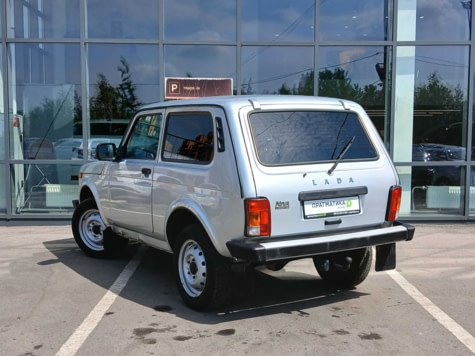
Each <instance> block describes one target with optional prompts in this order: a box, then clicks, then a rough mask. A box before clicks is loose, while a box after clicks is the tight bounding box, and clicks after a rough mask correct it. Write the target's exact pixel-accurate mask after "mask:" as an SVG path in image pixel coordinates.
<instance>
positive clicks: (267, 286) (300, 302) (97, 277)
mask: <svg viewBox="0 0 475 356" xmlns="http://www.w3.org/2000/svg"><path fill="white" fill-rule="evenodd" d="M44 246H45V247H46V248H47V249H48V250H49V251H50V252H51V253H53V254H54V255H55V256H56V258H57V260H55V259H51V260H48V261H43V262H40V263H39V264H43V265H47V264H50V263H58V262H59V263H62V264H64V265H65V266H67V267H69V268H71V269H72V270H74V271H75V272H76V273H78V274H79V275H81V276H82V277H84V278H86V279H88V280H89V281H91V282H92V283H95V284H97V285H99V286H101V287H103V288H104V289H105V290H107V289H109V288H110V286H111V285H112V284H113V283H114V281H115V279H116V278H117V276H118V275H119V274H120V273H121V272H122V270H123V269H124V267H125V266H126V264H127V263H128V261H129V260H130V259H131V258H132V257H133V255H134V253H135V252H136V250H137V246H140V245H130V246H129V247H128V249H127V250H126V251H125V252H124V253H122V254H121V255H119V256H115V257H113V258H110V259H94V258H90V257H88V256H86V255H85V254H84V253H82V251H81V250H79V248H78V247H77V245H76V243H75V242H74V240H73V239H68V240H57V241H48V242H45V243H44ZM144 248H146V249H147V250H146V253H145V255H144V257H143V259H142V261H141V263H140V265H139V267H138V268H137V270H136V271H135V273H134V275H133V276H132V278H131V279H130V280H129V281H128V283H127V286H126V287H125V288H124V289H123V290H122V292H121V294H120V296H121V297H122V298H125V299H128V300H130V301H133V302H135V303H137V304H139V305H143V306H144V307H147V308H150V312H151V315H157V314H159V313H170V314H172V315H175V316H176V317H179V318H182V319H185V320H189V321H193V322H197V323H201V324H220V323H224V322H229V321H233V320H240V319H252V318H258V317H262V316H265V315H272V314H280V313H286V314H295V315H296V316H300V317H305V316H308V313H307V312H306V310H308V309H311V308H318V307H322V306H326V305H330V304H334V303H338V302H341V301H346V300H351V299H357V298H361V297H364V296H366V295H368V293H365V292H361V291H358V290H357V289H353V290H341V289H338V288H336V287H332V286H329V285H327V284H326V283H325V282H323V281H322V280H321V279H320V278H319V277H318V274H317V272H316V271H315V273H314V274H308V273H302V272H298V271H294V270H290V271H288V270H286V268H284V269H283V270H281V271H276V272H274V271H270V270H267V269H264V268H257V269H253V270H251V271H250V272H248V273H246V274H238V275H235V277H237V278H233V283H232V286H231V288H232V289H231V291H232V292H231V295H232V296H231V301H230V303H229V304H228V305H227V306H226V307H223V308H220V309H217V310H211V311H206V312H197V311H194V310H192V309H190V308H188V307H187V306H186V305H185V304H184V302H183V301H182V299H181V297H180V295H179V293H178V290H177V288H176V286H175V280H174V276H173V270H172V260H173V258H172V255H171V254H168V253H165V252H162V251H159V250H155V249H153V248H147V247H144Z"/></svg>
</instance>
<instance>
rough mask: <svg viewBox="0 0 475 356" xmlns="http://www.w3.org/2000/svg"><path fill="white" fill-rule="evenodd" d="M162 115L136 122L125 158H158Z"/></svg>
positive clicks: (147, 117)
mask: <svg viewBox="0 0 475 356" xmlns="http://www.w3.org/2000/svg"><path fill="white" fill-rule="evenodd" d="M161 124H162V114H154V115H144V116H141V117H140V118H139V119H138V120H137V121H136V122H135V126H134V128H133V130H132V133H131V135H130V136H129V139H128V141H127V144H126V147H125V158H129V159H150V160H154V159H155V158H156V157H157V151H158V140H159V136H160V127H161Z"/></svg>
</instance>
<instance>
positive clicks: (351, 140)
mask: <svg viewBox="0 0 475 356" xmlns="http://www.w3.org/2000/svg"><path fill="white" fill-rule="evenodd" d="M355 138H356V136H353V137H352V138H351V139H350V140H349V141H348V143H347V144H346V145H345V147H343V150H341V152H340V154H339V155H338V157H337V158H336V161H335V163H334V164H333V166H332V167H331V168H330V169H329V170H328V175H331V174H332V173H333V171H334V170H335V169H336V166H338V163H340V161H341V160H342V158H343V156H344V155H345V153H346V151H348V149H349V148H350V147H351V145H352V144H353V142H354V141H355Z"/></svg>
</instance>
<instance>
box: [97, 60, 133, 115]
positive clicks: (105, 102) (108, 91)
mask: <svg viewBox="0 0 475 356" xmlns="http://www.w3.org/2000/svg"><path fill="white" fill-rule="evenodd" d="M120 63H121V65H119V66H118V67H117V70H118V71H119V72H120V77H121V83H120V84H119V85H118V86H117V87H114V86H112V85H111V84H110V83H109V81H108V79H107V78H106V76H105V75H104V74H102V73H99V74H98V75H97V83H96V93H97V94H96V96H93V97H91V98H90V99H89V104H90V105H89V107H90V117H91V119H106V120H111V119H129V118H131V117H132V115H133V114H134V112H135V111H136V110H137V108H138V107H139V106H140V105H142V103H141V102H140V101H139V100H138V97H137V94H136V86H135V84H134V82H133V80H132V73H131V72H130V66H129V64H128V63H127V61H126V60H125V58H124V57H120Z"/></svg>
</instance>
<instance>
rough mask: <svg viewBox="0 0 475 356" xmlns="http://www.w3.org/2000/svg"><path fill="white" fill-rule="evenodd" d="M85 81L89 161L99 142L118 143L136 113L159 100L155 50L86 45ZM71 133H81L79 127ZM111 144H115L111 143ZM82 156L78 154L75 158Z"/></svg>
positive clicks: (145, 47)
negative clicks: (86, 71)
mask: <svg viewBox="0 0 475 356" xmlns="http://www.w3.org/2000/svg"><path fill="white" fill-rule="evenodd" d="M87 60H88V69H89V73H88V81H89V98H88V108H89V119H90V122H89V127H88V132H89V135H90V140H89V143H88V146H89V147H88V150H89V158H93V155H94V154H93V153H94V149H95V146H97V143H98V140H93V138H94V139H96V138H100V139H101V140H102V141H103V142H105V141H108V140H104V139H106V138H107V139H113V141H112V142H116V143H118V142H120V138H121V137H122V134H123V133H124V131H125V128H126V126H127V124H128V123H129V121H130V119H131V118H132V116H133V114H134V113H135V111H136V109H137V108H138V107H139V106H140V105H142V104H144V103H150V102H155V101H158V100H159V74H158V73H159V68H158V48H157V46H153V45H133V44H129V45H122V44H109V45H105V44H90V45H89V46H88V48H87ZM75 130H76V131H77V132H78V133H79V132H82V126H80V125H78V126H77V127H75ZM114 140H115V141H114ZM84 153H85V152H82V151H81V152H80V157H79V158H85V157H84Z"/></svg>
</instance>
